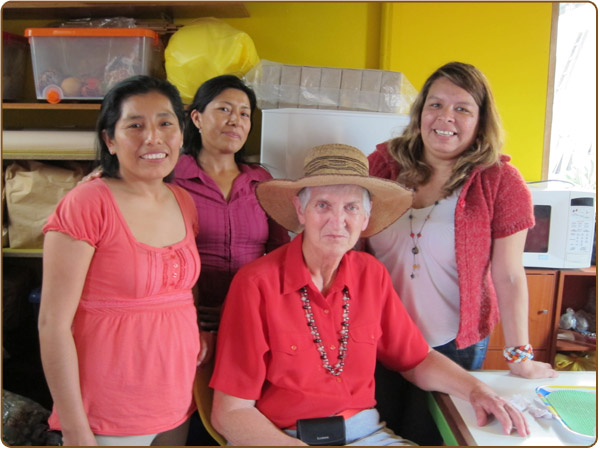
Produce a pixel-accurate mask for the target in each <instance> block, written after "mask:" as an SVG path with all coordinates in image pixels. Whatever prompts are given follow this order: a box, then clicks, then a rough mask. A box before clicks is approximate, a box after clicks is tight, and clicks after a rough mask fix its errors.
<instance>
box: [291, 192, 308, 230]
mask: <svg viewBox="0 0 600 450" xmlns="http://www.w3.org/2000/svg"><path fill="white" fill-rule="evenodd" d="M292 201H293V202H294V207H295V208H296V215H297V216H298V222H299V223H300V225H304V222H305V220H304V211H302V204H301V203H300V199H299V198H298V196H297V195H294V197H293V198H292Z"/></svg>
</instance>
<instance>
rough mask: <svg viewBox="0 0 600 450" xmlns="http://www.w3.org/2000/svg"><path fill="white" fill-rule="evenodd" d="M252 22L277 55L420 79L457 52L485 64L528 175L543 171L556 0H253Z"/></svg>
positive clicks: (262, 53)
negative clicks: (496, 0) (507, 0)
mask: <svg viewBox="0 0 600 450" xmlns="http://www.w3.org/2000/svg"><path fill="white" fill-rule="evenodd" d="M246 6H247V8H248V10H249V12H250V17H249V18H244V19H225V20H226V21H227V22H228V23H230V24H231V25H233V26H235V27H236V28H238V29H240V30H243V31H246V32H247V33H248V34H249V35H250V36H251V37H252V39H253V40H254V43H255V45H256V48H257V51H258V54H259V57H260V58H263V59H268V60H271V61H276V62H281V63H287V64H300V65H320V66H331V67H349V68H368V69H369V68H381V69H386V70H395V71H400V72H404V73H405V74H406V75H407V77H408V79H409V80H410V81H411V83H412V84H413V85H414V86H415V87H416V88H417V89H419V88H420V87H421V86H422V84H423V82H424V81H425V79H426V78H427V76H428V75H429V74H430V73H431V72H432V71H433V70H435V69H436V68H437V67H439V66H440V65H442V64H444V63H445V62H447V61H450V60H460V61H464V62H469V63H472V64H474V65H476V66H477V67H479V68H480V69H481V70H482V71H483V72H484V73H485V74H486V75H487V77H488V79H489V80H490V83H491V85H492V88H493V91H494V95H495V97H496V101H497V103H498V107H499V110H500V113H501V116H502V119H503V123H504V128H505V131H506V145H505V148H504V152H505V153H508V154H510V155H511V156H512V157H513V163H514V164H515V165H516V166H517V167H518V168H519V169H520V170H521V172H522V173H523V175H524V177H525V178H526V179H527V180H529V181H532V180H537V179H539V178H540V177H541V172H542V153H543V141H544V120H545V108H546V87H547V76H548V60H549V46H550V25H551V12H552V4H551V3H550V2H541V3H525V2H514V3H504V2H503V3H492V2H490V3H485V2H481V3H480V2H447V3H444V2H439V3H437V2H436V3H433V2H390V3H383V2H247V3H246Z"/></svg>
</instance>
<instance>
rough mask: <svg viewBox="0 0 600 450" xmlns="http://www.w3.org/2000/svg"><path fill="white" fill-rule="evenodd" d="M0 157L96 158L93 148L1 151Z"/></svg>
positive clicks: (84, 159) (46, 158)
mask: <svg viewBox="0 0 600 450" xmlns="http://www.w3.org/2000/svg"><path fill="white" fill-rule="evenodd" d="M2 159H27V160H43V161H64V160H73V161H94V160H95V159H96V151H95V150H86V151H73V152H64V151H63V152H56V153H52V152H44V151H27V152H25V151H14V152H11V151H6V150H3V151H2Z"/></svg>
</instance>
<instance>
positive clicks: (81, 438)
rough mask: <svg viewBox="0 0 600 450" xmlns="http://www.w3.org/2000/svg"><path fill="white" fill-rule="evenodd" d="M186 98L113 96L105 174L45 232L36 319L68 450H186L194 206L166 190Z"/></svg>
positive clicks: (158, 92) (145, 90) (103, 117)
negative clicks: (120, 449)
mask: <svg viewBox="0 0 600 450" xmlns="http://www.w3.org/2000/svg"><path fill="white" fill-rule="evenodd" d="M183 121H184V112H183V105H182V102H181V98H180V97H179V93H178V92H177V89H176V88H175V87H174V86H173V85H171V84H170V83H168V82H166V81H160V80H156V79H154V78H151V77H146V76H139V77H132V78H130V79H127V80H125V81H123V82H121V83H119V84H118V85H116V86H115V87H114V88H113V89H111V91H110V92H109V93H108V94H107V95H106V96H105V98H104V101H103V103H102V109H101V112H100V117H99V120H98V125H97V138H98V146H99V154H100V161H101V166H102V171H103V177H102V178H98V179H94V180H92V181H89V182H87V183H82V184H81V185H79V186H77V187H76V188H74V189H73V190H71V191H70V192H69V193H68V194H67V195H66V196H65V197H64V198H63V200H62V201H61V202H60V204H59V205H58V207H57V209H56V211H55V212H54V213H53V214H52V215H51V216H50V218H49V219H48V223H47V224H46V225H45V226H44V232H45V233H46V235H45V242H44V260H43V285H42V301H41V308H40V318H39V332H40V344H41V353H42V362H43V366H44V372H45V375H46V379H47V381H48V386H49V388H50V392H51V394H52V398H53V400H54V407H53V411H52V415H51V416H50V419H49V424H50V427H51V428H53V429H60V430H62V434H63V442H64V445H65V446H96V445H102V446H105V445H111V446H128V445H150V444H151V443H152V442H153V440H155V438H157V436H158V439H157V440H156V441H155V442H160V444H162V445H183V444H185V438H186V434H187V427H188V423H189V417H190V415H191V413H192V412H193V411H194V409H195V407H194V404H193V399H192V386H193V381H194V376H195V372H196V366H197V364H198V362H199V360H201V358H202V356H203V355H202V354H201V344H200V337H199V331H198V324H197V320H196V312H195V307H194V300H193V296H192V287H193V285H194V284H195V282H196V280H197V278H198V275H199V272H200V259H199V256H198V251H197V248H196V245H195V235H196V232H197V228H198V222H197V216H196V209H195V207H194V203H193V201H192V199H191V197H190V196H189V194H188V193H187V192H185V190H183V189H181V188H179V187H177V186H172V185H169V184H167V183H165V181H164V180H165V177H167V176H168V175H169V174H170V173H171V172H172V170H173V168H174V167H175V164H176V162H177V159H178V157H179V150H180V147H181V145H182V143H183V134H182V129H183Z"/></svg>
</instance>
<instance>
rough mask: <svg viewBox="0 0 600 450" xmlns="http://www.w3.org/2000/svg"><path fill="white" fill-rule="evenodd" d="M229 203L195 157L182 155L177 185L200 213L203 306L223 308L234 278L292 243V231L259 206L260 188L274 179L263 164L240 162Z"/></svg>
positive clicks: (201, 301) (176, 169)
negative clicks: (267, 255) (260, 185)
mask: <svg viewBox="0 0 600 450" xmlns="http://www.w3.org/2000/svg"><path fill="white" fill-rule="evenodd" d="M239 168H240V171H241V174H240V175H239V176H238V177H237V178H236V179H235V180H234V182H233V187H232V189H231V194H230V198H229V201H227V200H225V198H224V197H223V194H222V192H221V190H220V189H219V187H218V186H217V184H216V183H215V181H214V180H213V179H212V178H211V177H210V176H209V175H207V174H206V172H204V171H203V170H202V169H201V168H200V167H199V166H198V164H197V163H196V161H195V159H194V157H193V156H191V155H181V157H180V158H179V162H178V163H177V166H176V167H175V178H174V179H173V181H172V182H173V183H174V184H176V185H178V186H181V187H183V188H184V189H186V190H187V191H188V192H189V193H190V194H191V195H192V198H193V199H194V203H195V205H196V208H197V210H198V222H199V232H198V234H197V235H196V244H197V246H198V252H199V253H200V258H201V259H202V272H201V273H200V279H199V288H200V304H201V305H206V306H216V305H221V304H222V303H223V301H224V300H225V296H226V295H227V290H228V289H229V284H230V283H231V279H232V278H233V275H234V274H235V273H236V272H237V271H238V269H239V268H240V267H242V266H243V265H244V264H246V263H248V262H250V261H253V260H255V259H257V258H259V257H260V256H262V255H264V254H265V253H267V252H269V251H271V250H273V249H275V248H277V247H279V246H281V245H282V244H285V243H287V242H289V240H290V238H289V235H288V233H287V231H286V230H285V229H284V228H283V227H281V226H280V225H278V224H277V223H275V222H274V221H273V220H272V219H270V218H269V217H268V216H267V215H266V213H265V212H264V211H263V209H262V208H261V206H260V205H259V203H258V200H257V198H256V195H255V188H256V185H257V184H258V182H260V181H262V180H269V179H271V178H272V177H271V175H270V174H269V172H267V171H266V170H265V169H263V168H262V167H260V166H258V165H247V164H240V166H239Z"/></svg>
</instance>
